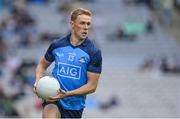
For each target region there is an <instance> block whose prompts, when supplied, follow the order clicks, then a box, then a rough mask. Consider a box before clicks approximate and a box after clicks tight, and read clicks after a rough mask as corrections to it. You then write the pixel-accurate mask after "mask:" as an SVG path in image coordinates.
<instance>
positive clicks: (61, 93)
mask: <svg viewBox="0 0 180 119" xmlns="http://www.w3.org/2000/svg"><path fill="white" fill-rule="evenodd" d="M64 97H67V92H66V91H64V90H62V89H59V93H58V95H56V96H53V97H52V96H51V97H49V98H48V102H55V101H57V100H59V99H62V98H64Z"/></svg>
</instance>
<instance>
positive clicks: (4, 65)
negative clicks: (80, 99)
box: [0, 0, 180, 118]
mask: <svg viewBox="0 0 180 119" xmlns="http://www.w3.org/2000/svg"><path fill="white" fill-rule="evenodd" d="M165 1H166V0H13V1H12V0H0V94H1V96H0V117H2V118H4V117H23V118H25V117H28V118H31V117H41V109H42V107H41V100H40V99H38V98H37V97H36V96H35V95H34V94H33V92H32V84H33V83H34V72H35V67H36V64H37V63H38V61H39V59H40V58H41V57H42V56H43V55H44V53H45V51H46V49H47V48H48V45H49V44H50V42H51V41H52V40H53V39H56V38H59V37H62V36H63V35H65V34H66V33H68V32H69V30H70V28H69V25H68V20H69V13H70V11H71V10H72V9H74V8H77V7H85V8H89V9H90V10H92V12H93V27H92V31H91V33H90V38H92V40H94V41H95V43H97V45H98V46H99V47H100V48H101V49H102V53H103V72H102V76H101V79H100V82H99V86H98V89H97V92H96V93H95V94H93V95H89V96H88V99H87V101H86V103H87V108H85V111H84V114H83V117H85V118H88V117H94V118H96V117H104V118H109V117H117V118H120V117H122V118H126V117H129V118H134V117H135V118H140V117H141V118H148V117H151V118H153V117H168V118H170V117H180V87H179V85H180V80H179V79H180V60H179V59H180V52H179V51H180V46H179V43H178V42H179V40H178V39H180V36H179V33H178V31H179V29H180V27H179V25H178V24H179V22H178V19H180V17H179V15H180V11H179V8H180V4H179V2H178V1H179V0H167V1H166V2H167V3H168V2H170V1H173V2H174V3H173V6H171V5H170V7H168V8H170V9H168V10H170V11H168V10H167V9H165V10H167V11H168V12H166V11H165V12H163V10H164V9H163V8H165V7H162V3H163V2H165ZM164 4H166V3H164ZM168 4H172V3H168ZM174 4H175V5H174ZM165 6H166V5H165ZM167 6H168V5H167ZM166 8H167V7H166ZM174 11H175V13H176V14H175V16H174ZM171 12H172V13H171ZM166 13H167V14H166ZM166 15H167V16H168V15H170V16H171V15H172V16H171V17H172V19H169V17H170V16H168V20H167V21H166ZM164 19H165V20H164ZM173 30H174V31H175V32H176V34H175V33H174V32H173ZM52 67H53V66H51V67H50V68H49V69H48V71H47V74H48V75H49V74H50V71H51V69H52Z"/></svg>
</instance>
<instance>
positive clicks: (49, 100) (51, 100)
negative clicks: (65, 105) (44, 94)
mask: <svg viewBox="0 0 180 119" xmlns="http://www.w3.org/2000/svg"><path fill="white" fill-rule="evenodd" d="M47 101H48V102H55V101H57V100H53V99H48V100H47Z"/></svg>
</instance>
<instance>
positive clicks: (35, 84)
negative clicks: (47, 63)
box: [33, 80, 38, 88]
mask: <svg viewBox="0 0 180 119" xmlns="http://www.w3.org/2000/svg"><path fill="white" fill-rule="evenodd" d="M37 83H38V80H36V81H35V82H34V85H33V86H34V87H35V88H36V87H37Z"/></svg>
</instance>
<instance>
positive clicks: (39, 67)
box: [35, 58, 51, 80]
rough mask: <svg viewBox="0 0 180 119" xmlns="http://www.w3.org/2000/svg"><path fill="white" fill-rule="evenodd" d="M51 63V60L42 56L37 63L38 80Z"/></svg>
mask: <svg viewBox="0 0 180 119" xmlns="http://www.w3.org/2000/svg"><path fill="white" fill-rule="evenodd" d="M50 64H51V62H49V61H47V60H46V59H45V58H42V59H41V60H40V62H39V64H38V65H37V68H36V73H35V74H36V80H39V79H40V78H42V77H43V74H44V72H45V70H46V69H47V68H48V66H49V65H50Z"/></svg>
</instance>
